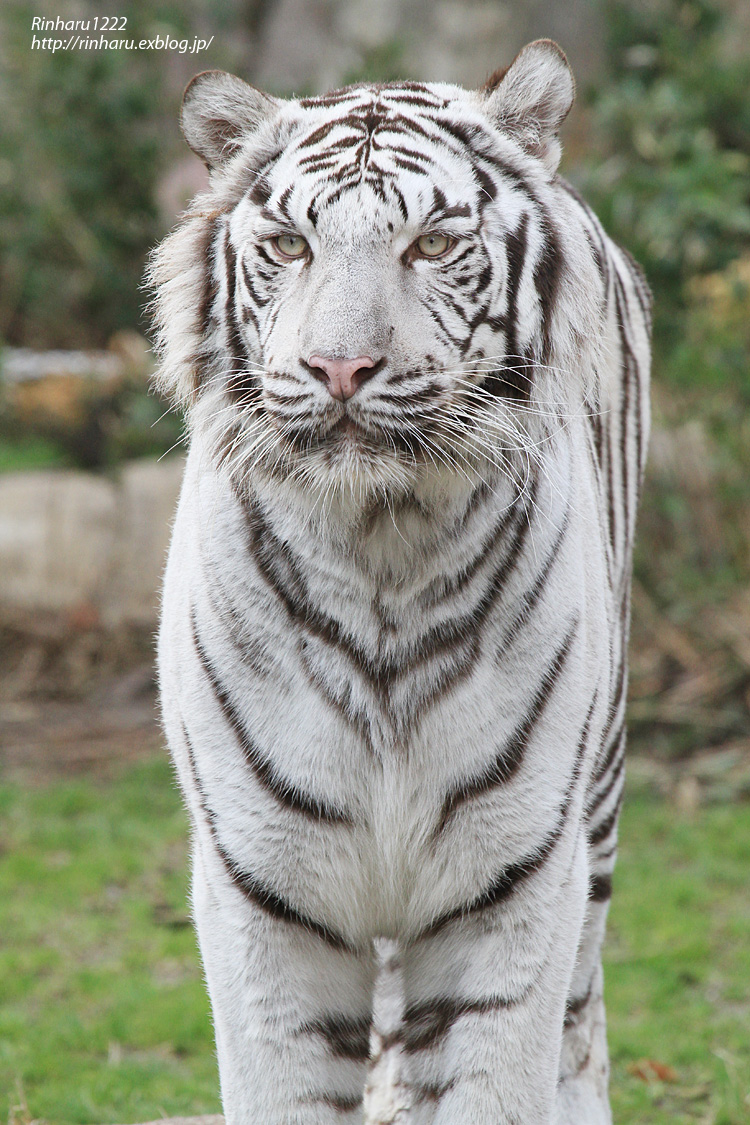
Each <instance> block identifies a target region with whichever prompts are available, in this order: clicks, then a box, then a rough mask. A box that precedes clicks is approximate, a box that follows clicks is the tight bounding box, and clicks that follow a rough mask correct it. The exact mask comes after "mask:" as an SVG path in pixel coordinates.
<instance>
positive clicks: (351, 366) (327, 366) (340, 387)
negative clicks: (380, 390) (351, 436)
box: [308, 355, 379, 402]
mask: <svg viewBox="0 0 750 1125" xmlns="http://www.w3.org/2000/svg"><path fill="white" fill-rule="evenodd" d="M376 366H379V365H378V364H376V362H375V360H374V359H371V358H370V356H369V355H358V356H357V357H356V358H355V359H329V357H328V356H324V355H311V356H310V359H309V360H308V367H309V368H310V371H311V373H312V374H313V375H314V376H315V378H316V379H320V381H321V382H323V383H325V384H326V385H327V387H328V390H329V391H330V393H331V394H332V395H333V397H334V398H338V399H340V400H341V402H345V401H346V399H348V398H351V397H352V395H353V394H354V392H355V391H356V390H358V389H359V387H361V386H362V384H363V383H364V382H365V380H366V379H369V378H370V376H371V375H374V374H375V372H374V371H373V368H374V367H376Z"/></svg>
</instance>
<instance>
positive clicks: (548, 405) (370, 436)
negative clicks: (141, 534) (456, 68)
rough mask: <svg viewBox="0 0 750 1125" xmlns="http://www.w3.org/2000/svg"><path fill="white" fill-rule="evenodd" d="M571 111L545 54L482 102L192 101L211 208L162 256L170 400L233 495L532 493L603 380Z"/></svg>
mask: <svg viewBox="0 0 750 1125" xmlns="http://www.w3.org/2000/svg"><path fill="white" fill-rule="evenodd" d="M573 97H574V83H573V78H572V75H571V72H570V69H569V67H568V64H567V60H566V59H565V56H564V55H563V53H562V51H561V50H560V49H559V48H558V47H557V46H556V45H555V44H553V43H551V42H550V41H547V40H542V41H539V42H536V43H532V44H531V45H529V46H528V47H526V48H525V49H524V50H523V51H521V53H520V54H519V55H518V56H517V58H516V59H515V60H514V62H513V63H512V64H511V65H510V67H508V68H507V69H506V70H505V71H504V72H498V73H497V74H496V75H494V76H493V77H492V78H491V79H490V80H489V82H488V83H487V85H486V86H485V87H484V88H482V89H481V90H479V91H466V90H463V89H461V88H459V87H457V86H453V85H446V84H429V85H428V84H422V83H419V82H400V83H392V84H383V85H381V84H363V85H356V86H352V87H348V88H345V89H342V90H336V91H334V92H332V93H329V94H325V95H322V96H319V97H308V98H300V99H294V100H281V99H277V98H273V97H270V96H268V95H267V94H264V93H262V92H260V91H259V90H256V89H254V88H253V87H251V86H248V85H246V84H245V83H244V82H242V81H241V80H240V79H238V78H235V77H233V76H232V75H229V74H226V73H223V72H221V71H208V72H206V73H203V74H199V75H198V76H197V77H196V78H194V79H193V81H192V82H191V83H190V85H189V86H188V88H187V90H186V92H185V96H184V99H183V107H182V128H183V132H184V134H185V137H186V139H187V141H188V144H189V145H190V146H191V148H192V149H193V150H194V151H195V152H196V153H198V154H199V155H200V156H201V158H202V159H203V160H204V162H205V163H206V164H207V166H208V167H209V169H210V173H211V178H210V188H209V190H208V191H207V192H206V193H204V194H203V195H201V196H199V197H198V198H197V199H196V200H195V201H194V203H193V205H192V207H191V209H190V210H189V211H188V213H187V215H186V216H185V218H184V219H183V221H182V223H181V225H180V226H179V227H178V229H177V230H176V231H175V232H174V233H173V234H172V235H170V236H169V237H168V238H167V239H166V240H165V242H164V243H163V244H162V246H161V247H160V248H159V249H158V250H157V251H156V253H155V255H154V257H153V261H152V268H151V278H152V282H153V284H154V286H155V289H156V300H155V303H154V304H155V311H156V326H157V347H158V350H159V352H160V357H161V367H160V375H159V379H160V382H161V386H162V388H164V389H166V390H168V391H169V392H170V393H171V394H172V395H173V396H174V397H175V398H177V399H178V400H180V401H181V402H182V403H183V404H185V405H187V406H188V408H189V417H190V420H191V425H192V427H193V428H194V429H195V430H201V431H202V432H203V434H204V435H205V436H206V437H207V438H208V441H209V445H210V448H211V450H212V452H213V455H214V456H215V458H216V459H217V460H218V461H219V462H221V463H222V464H223V465H224V466H225V467H226V468H227V469H228V471H229V472H230V473H231V474H232V478H233V480H234V482H235V484H236V485H238V486H239V487H242V485H243V483H245V484H246V483H248V482H249V481H251V480H252V479H253V478H254V477H255V478H257V477H258V476H259V475H263V474H265V475H266V476H268V477H273V478H275V479H277V480H278V479H283V480H285V481H287V482H293V483H296V484H298V485H299V487H301V488H303V489H308V490H309V491H310V492H311V494H312V493H314V494H319V493H320V491H321V490H327V491H329V492H330V491H334V492H335V491H336V490H338V491H339V492H342V493H347V494H350V495H351V497H352V498H354V499H357V498H359V499H367V498H370V497H372V495H373V494H378V493H382V494H385V495H387V494H388V493H389V492H390V493H398V492H399V491H403V490H405V489H410V488H414V486H415V482H418V481H419V480H420V479H422V480H424V479H426V478H428V477H429V478H432V479H435V480H438V479H440V480H445V479H446V478H450V479H453V480H461V481H465V482H468V484H470V485H474V484H476V482H477V481H478V480H481V479H486V476H487V474H488V473H489V474H492V473H496V474H497V473H501V474H503V473H504V474H506V475H507V474H510V475H513V474H516V475H517V476H519V479H520V478H521V477H523V474H524V472H525V471H527V469H528V462H529V458H530V457H532V456H534V452H533V451H534V450H536V449H538V447H539V442H540V440H541V441H543V440H544V434H545V433H547V432H548V430H549V428H550V426H554V425H556V424H560V418H561V417H562V416H563V415H564V414H565V413H566V412H569V411H570V410H571V409H576V408H577V406H579V405H580V403H581V402H582V401H584V400H585V398H586V395H587V394H589V392H590V390H591V379H592V377H593V374H592V373H593V370H594V368H595V361H594V357H593V350H594V348H595V340H596V336H597V331H596V327H597V317H598V315H599V305H598V304H597V294H598V286H597V276H596V272H595V262H594V258H593V255H592V249H591V247H590V246H589V245H588V244H587V242H586V239H585V237H584V235H583V230H582V227H581V224H580V219H577V218H576V217H575V216H576V209H575V206H574V203H573V200H572V197H571V195H570V193H569V189H566V188H565V186H564V185H563V184H562V182H561V181H560V180H559V179H558V177H557V174H556V172H557V165H558V162H559V157H560V145H559V142H558V138H557V133H558V129H559V127H560V124H561V123H562V121H563V119H564V118H565V116H566V114H567V113H568V111H569V109H570V106H571V104H572V101H573Z"/></svg>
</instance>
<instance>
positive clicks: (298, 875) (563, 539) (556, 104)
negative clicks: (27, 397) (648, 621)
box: [151, 40, 650, 1125]
mask: <svg viewBox="0 0 750 1125" xmlns="http://www.w3.org/2000/svg"><path fill="white" fill-rule="evenodd" d="M573 94H574V85H573V79H572V75H571V73H570V70H569V67H568V64H567V61H566V59H565V56H564V55H563V54H562V52H561V51H560V49H559V48H558V47H556V46H555V44H553V43H551V42H549V41H546V40H544V41H539V42H536V43H532V44H531V45H530V46H528V47H526V48H525V49H524V50H523V51H522V52H521V53H520V54H519V55H518V56H517V58H516V59H515V61H514V62H513V63H512V64H511V66H510V67H509V68H508V69H507V71H506V72H504V73H502V74H501V73H499V72H498V74H496V75H494V76H493V78H492V79H490V81H489V82H488V83H487V85H486V86H485V87H484V88H483V89H481V90H479V91H466V90H463V89H460V88H459V87H456V86H452V85H445V84H439V83H438V84H422V83H419V82H403V83H392V84H384V85H379V84H378V85H376V84H363V85H357V86H353V87H349V88H347V89H343V90H336V91H333V92H332V93H330V94H326V95H323V96H321V97H310V98H301V99H294V100H288V101H284V100H278V99H276V98H272V97H269V96H268V95H266V94H263V93H261V92H260V91H258V90H255V89H253V88H252V87H250V86H248V85H246V84H245V83H244V82H241V81H240V80H239V79H237V78H234V77H232V76H231V75H229V74H225V73H223V72H219V71H213V72H207V73H204V74H200V75H198V77H197V78H195V79H194V80H193V82H192V83H191V84H190V86H189V87H188V89H187V91H186V93H185V98H184V102H183V109H182V126H183V130H184V133H185V136H186V138H187V141H188V143H189V145H190V146H191V147H192V148H193V149H194V150H195V152H197V153H198V154H199V155H200V156H201V157H202V158H203V160H204V161H205V163H206V164H207V165H208V167H209V168H210V170H211V180H210V187H209V189H208V191H206V192H205V194H203V195H201V196H199V197H198V198H197V199H196V200H195V201H194V203H193V205H192V207H191V209H190V210H189V211H188V213H187V214H186V216H185V217H184V218H183V220H182V222H181V223H180V225H179V227H178V228H177V229H176V230H175V232H174V233H173V234H171V235H170V236H169V237H168V238H167V239H166V240H165V242H164V243H163V244H162V245H161V246H160V247H159V248H158V250H157V251H156V252H155V254H154V256H153V260H152V266H151V279H152V283H153V286H154V291H155V294H156V296H155V303H154V306H155V317H156V327H157V332H158V341H157V346H158V349H159V354H160V368H159V375H158V379H159V383H160V386H161V388H162V389H164V390H166V391H167V392H169V394H170V395H171V396H172V398H173V400H174V401H176V402H177V403H179V404H180V405H181V406H183V407H184V408H185V410H186V413H187V418H188V425H189V430H190V434H191V448H190V454H189V457H188V463H187V469H186V474H185V480H184V486H183V490H182V496H181V499H180V504H179V509H178V513H177V518H176V522H175V526H174V535H173V541H172V547H171V551H170V556H169V563H168V567H167V573H166V581H165V587H164V602H163V614H162V625H161V634H160V644H159V664H160V678H161V696H162V707H163V716H164V726H165V729H166V733H167V737H168V740H169V745H170V747H171V751H172V754H173V756H174V760H175V763H176V767H177V770H178V774H179V778H180V782H181V785H182V789H183V792H184V796H185V801H186V804H187V807H188V809H189V812H190V816H191V818H192V824H193V889H192V899H193V909H194V915H195V922H196V926H197V930H198V936H199V941H200V948H201V953H202V957H203V961H204V965H205V973H206V979H207V982H208V989H209V992H210V997H211V1002H212V1005H213V1012H214V1021H215V1028H216V1040H217V1048H218V1059H219V1069H220V1078H221V1090H222V1097H223V1102H224V1109H225V1113H226V1118H227V1122H228V1125H289V1123H294V1125H327V1123H333V1122H336V1123H347V1122H350V1123H353V1122H361V1121H362V1120H363V1114H364V1113H365V1109H364V1108H363V1091H364V1090H365V1087H366V1085H367V1081H368V1079H367V1072H368V1062H369V1061H370V1052H371V1043H375V1044H376V1046H377V1044H378V1043H380V1044H381V1045H382V1042H383V1034H384V1033H383V1032H382V1029H379V1028H378V1027H377V1020H375V1026H373V1019H374V1017H373V990H374V987H375V982H376V978H377V976H378V959H377V956H376V950H375V949H374V943H376V946H377V941H376V939H379V938H386V939H390V940H391V941H392V942H397V943H398V948H399V951H400V952H399V954H398V957H399V968H398V971H396V970H395V969H393V968H391V969H389V970H388V972H389V973H390V976H389V978H388V979H389V982H390V983H388V982H386V983H387V984H388V987H389V988H391V990H392V995H391V1001H392V1002H391V1004H390V1007H389V1011H390V1013H391V1017H389V1018H391V1021H392V1022H391V1026H390V1028H389V1029H388V1036H389V1039H388V1042H389V1043H390V1047H391V1049H392V1050H394V1051H396V1050H397V1051H398V1052H399V1056H400V1064H399V1065H400V1066H401V1067H402V1072H403V1074H402V1087H401V1088H402V1094H403V1097H404V1098H406V1099H407V1100H408V1107H406V1108H405V1109H404V1110H403V1113H404V1114H405V1115H406V1116H402V1117H400V1118H399V1120H404V1121H411V1122H414V1123H416V1125H427V1123H430V1125H501V1123H502V1125H511V1123H513V1125H545V1123H550V1125H552V1123H554V1125H599V1123H605V1122H609V1121H610V1120H611V1116H610V1110H609V1103H608V1094H607V1082H608V1063H607V1046H606V1037H605V1020H604V1008H603V1000H602V990H603V981H602V969H601V960H600V951H601V943H602V937H603V932H604V924H605V915H606V912H607V906H608V902H609V898H610V894H611V878H612V869H613V865H614V862H615V849H616V833H617V816H618V812H619V808H620V801H621V794H622V783H623V753H624V741H625V731H624V708H625V690H626V681H627V670H626V645H627V633H628V618H629V587H630V566H631V548H632V542H633V528H634V522H635V516H636V507H637V501H638V493H639V488H640V483H641V477H642V472H643V463H644V458H645V450H646V435H647V430H648V401H647V379H648V366H649V323H650V312H649V308H650V306H649V294H648V290H647V287H646V285H645V282H644V281H643V278H642V276H641V274H640V271H639V270H638V268H637V266H635V264H634V263H633V262H632V260H631V259H630V258H629V257H628V256H627V254H626V253H625V252H624V251H622V250H620V249H619V248H618V247H617V246H615V245H614V244H613V243H612V242H611V241H610V240H609V239H608V237H607V236H606V234H605V233H604V232H603V230H602V228H601V226H600V225H599V223H598V221H597V219H596V217H595V216H594V215H593V214H592V213H591V211H590V210H589V209H588V207H587V206H586V204H585V203H584V202H582V200H581V199H580V198H579V197H578V196H577V194H576V193H575V192H574V191H573V190H572V188H571V187H570V186H569V185H568V184H566V183H565V181H564V180H562V179H560V178H559V177H558V175H557V166H558V160H559V155H560V146H559V143H558V140H557V132H558V129H559V127H560V124H561V123H562V121H563V119H564V118H565V116H566V114H567V113H568V110H569V109H570V106H571V103H572V100H573ZM381 981H382V977H381ZM394 1012H395V1013H396V1015H395V1016H394V1015H393V1013H394ZM394 1021H395V1022H394ZM371 1033H372V1035H371ZM379 1034H380V1039H378V1035H379Z"/></svg>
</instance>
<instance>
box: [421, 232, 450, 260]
mask: <svg viewBox="0 0 750 1125" xmlns="http://www.w3.org/2000/svg"><path fill="white" fill-rule="evenodd" d="M415 245H416V248H417V251H418V253H419V254H420V255H421V257H423V258H441V257H442V256H443V254H445V253H447V252H448V250H450V248H451V246H452V245H453V239H452V238H449V237H448V235H447V234H423V235H422V237H421V238H418V239H417V241H416V243H415Z"/></svg>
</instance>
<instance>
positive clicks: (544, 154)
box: [481, 39, 576, 172]
mask: <svg viewBox="0 0 750 1125" xmlns="http://www.w3.org/2000/svg"><path fill="white" fill-rule="evenodd" d="M575 90H576V87H575V79H574V78H573V72H572V71H571V69H570V65H569V63H568V60H567V58H566V57H565V53H564V52H563V51H562V50H561V49H560V47H558V45H557V43H553V42H552V40H551V39H537V40H536V41H535V42H534V43H529V45H528V46H527V47H524V48H523V50H522V51H521V52H520V53H519V54H517V55H516V57H515V58H514V60H513V62H512V63H511V64H510V66H509V67H507V68H506V69H505V70H502V71H496V72H495V74H493V75H492V77H491V78H490V79H489V80H488V82H487V83H486V85H485V86H483V87H482V90H481V93H483V94H484V95H485V98H486V101H485V110H486V112H488V113H489V115H490V117H491V118H492V120H493V121H494V122H495V124H496V125H497V126H499V128H501V129H503V130H504V131H505V132H508V133H510V134H511V135H512V136H513V137H514V138H515V140H517V141H518V142H519V143H520V144H521V145H522V146H523V148H525V149H526V151H527V152H530V153H531V154H532V155H533V156H538V157H539V158H540V159H541V160H542V161H543V162H544V163H545V165H546V166H547V168H548V169H549V171H550V172H555V171H556V169H557V166H558V164H559V163H560V152H561V149H560V142H559V140H558V138H557V132H558V129H559V128H560V126H561V125H562V123H563V121H564V120H565V118H566V117H567V115H568V113H569V111H570V107H571V106H572V104H573V99H574V98H575Z"/></svg>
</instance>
